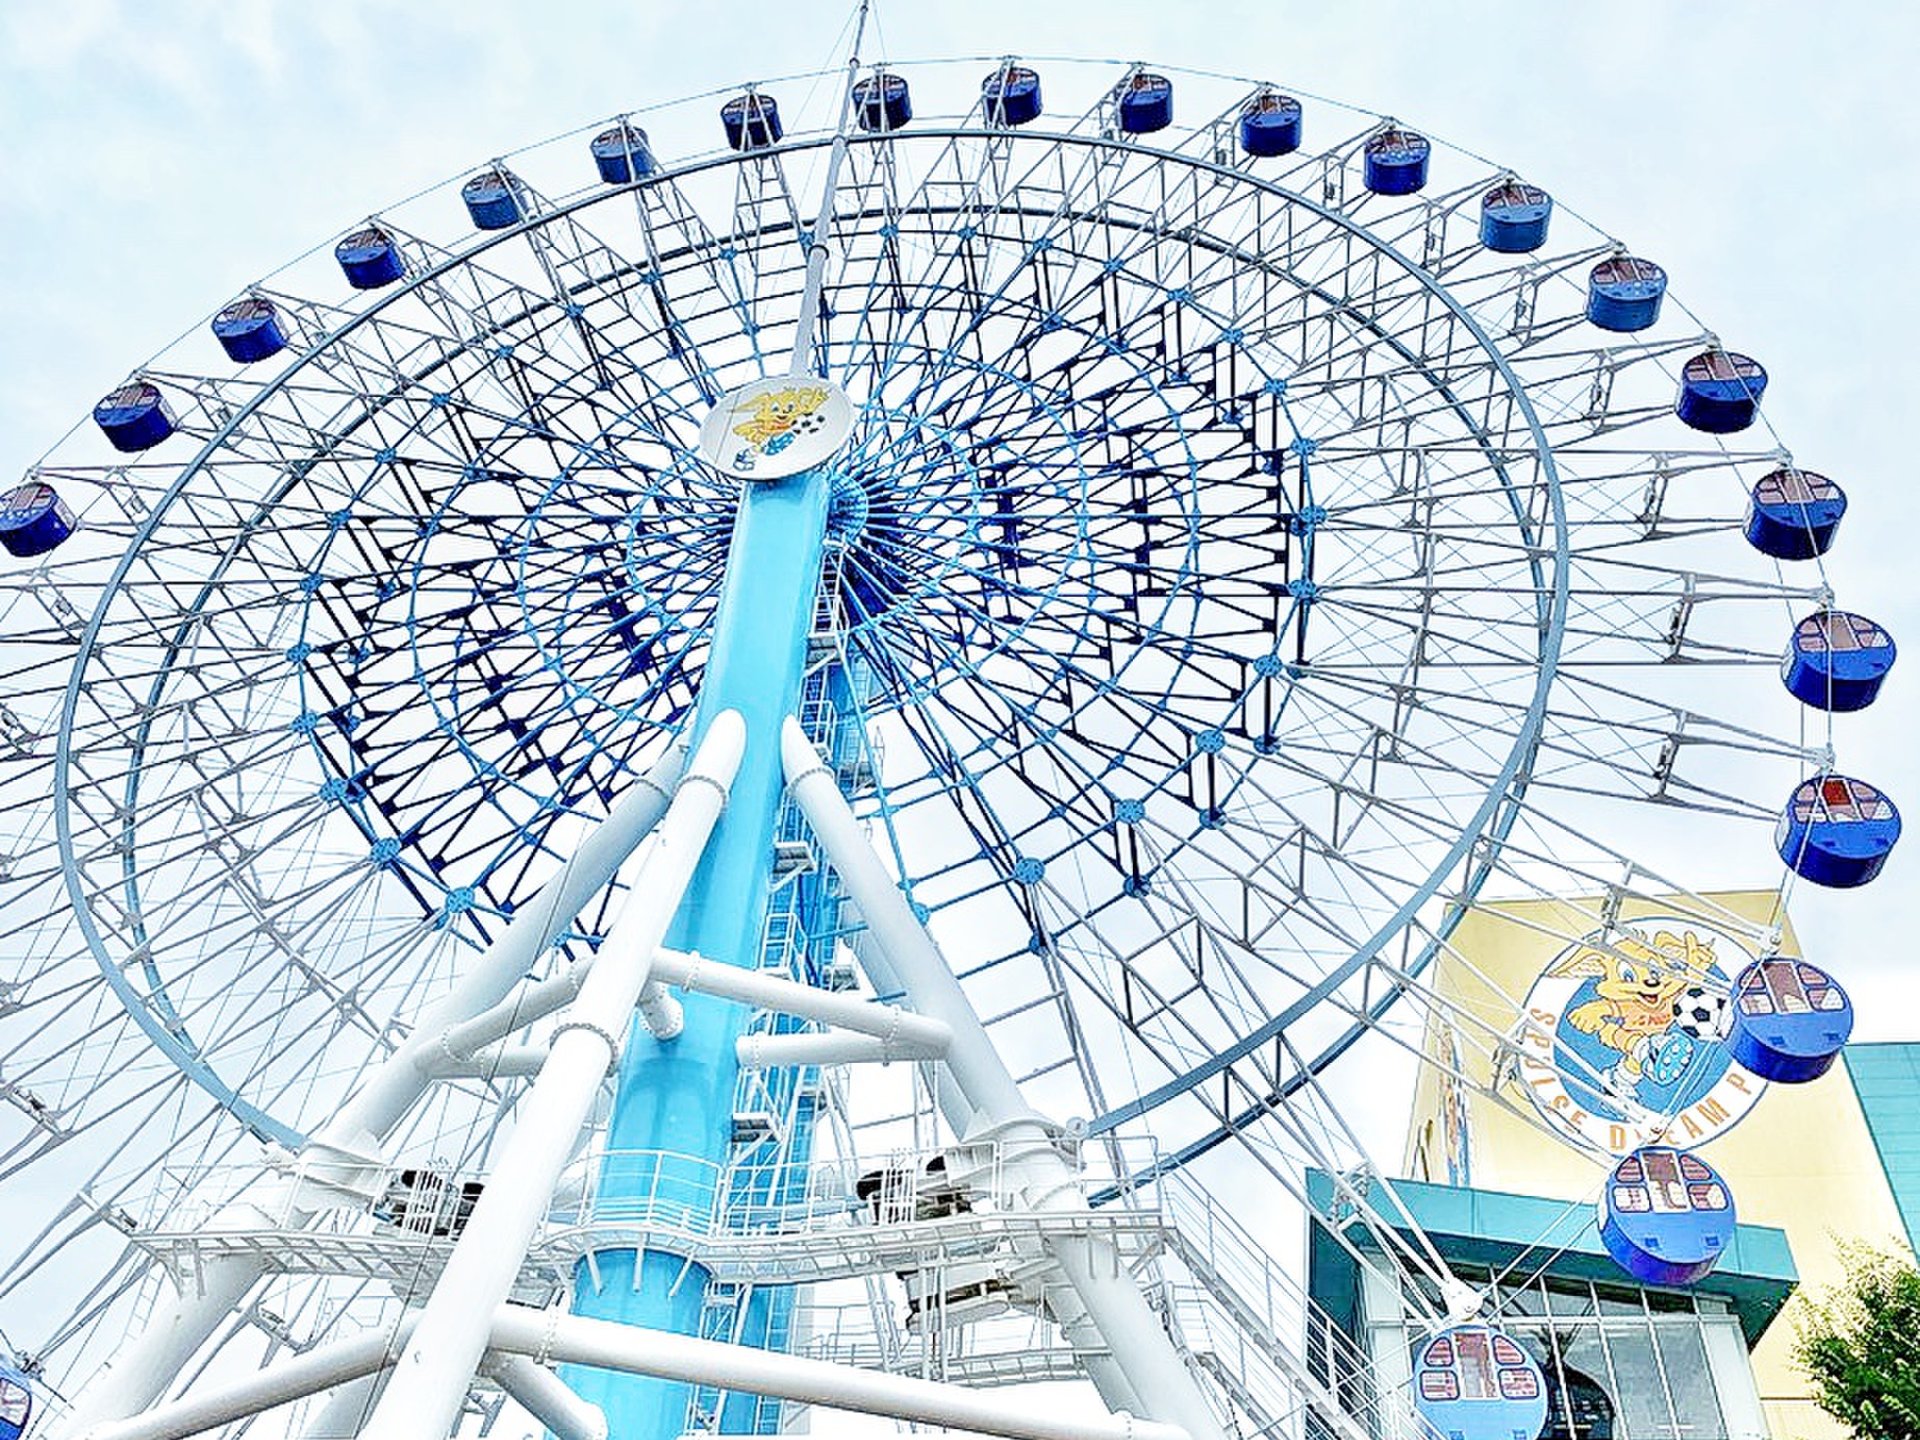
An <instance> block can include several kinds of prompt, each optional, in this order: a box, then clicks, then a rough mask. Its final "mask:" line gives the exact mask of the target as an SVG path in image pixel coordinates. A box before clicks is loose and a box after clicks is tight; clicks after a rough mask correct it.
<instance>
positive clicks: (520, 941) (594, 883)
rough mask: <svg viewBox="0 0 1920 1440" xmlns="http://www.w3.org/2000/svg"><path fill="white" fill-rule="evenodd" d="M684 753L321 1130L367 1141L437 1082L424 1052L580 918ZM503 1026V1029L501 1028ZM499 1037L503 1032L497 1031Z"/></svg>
mask: <svg viewBox="0 0 1920 1440" xmlns="http://www.w3.org/2000/svg"><path fill="white" fill-rule="evenodd" d="M683 760H684V756H683V755H682V754H681V752H680V751H679V750H678V749H677V748H676V749H674V750H671V751H669V752H668V753H667V755H666V756H665V757H664V758H663V759H662V760H661V761H660V762H659V763H658V764H657V765H655V766H654V767H653V768H652V769H651V770H649V771H648V772H647V773H646V774H645V775H643V776H641V777H640V779H639V780H637V781H636V782H635V783H634V787H633V790H632V791H631V792H630V793H629V794H628V795H627V796H626V798H625V799H623V800H622V801H621V802H620V803H619V804H618V805H616V806H615V807H614V808H613V810H612V812H611V813H610V814H609V815H608V816H607V818H606V819H604V820H602V821H601V822H600V823H599V824H598V825H596V826H594V828H593V829H592V831H590V832H589V833H588V835H587V836H586V838H585V839H584V840H582V841H581V842H580V848H579V849H578V850H576V851H574V853H573V855H572V856H571V857H569V859H568V860H567V863H566V864H565V865H564V866H563V867H561V869H560V871H559V873H558V874H556V875H555V876H554V877H553V878H552V879H551V880H549V881H547V883H546V884H545V885H543V886H541V887H540V893H539V894H538V895H536V896H534V898H533V899H532V900H531V901H530V902H528V903H527V904H526V905H524V906H522V907H521V908H520V909H519V910H518V911H516V912H515V914H514V917H513V919H512V920H511V921H510V922H508V925H507V928H506V929H505V930H503V931H501V932H500V936H499V938H498V939H496V940H495V941H494V942H493V943H492V944H491V945H489V946H488V947H487V948H486V950H485V951H484V952H483V953H482V954H481V956H480V958H479V959H478V960H476V961H475V962H474V963H473V965H471V966H470V967H468V969H467V970H465V971H464V972H463V973H462V974H461V976H460V978H459V980H458V981H456V982H455V983H454V986H453V988H452V989H451V990H450V991H448V992H447V994H446V995H444V996H443V997H442V998H441V999H440V1000H439V1001H438V1002H437V1003H435V1004H433V1005H430V1006H428V1007H427V1009H426V1010H424V1011H422V1012H421V1015H420V1018H419V1020H418V1021H417V1022H416V1023H415V1025H414V1029H413V1034H412V1036H411V1037H410V1038H409V1039H408V1040H407V1041H406V1042H405V1043H404V1044H402V1045H401V1046H400V1048H399V1049H398V1050H396V1051H395V1052H394V1053H393V1054H392V1055H391V1056H389V1057H388V1058H387V1060H386V1061H385V1063H383V1064H382V1065H381V1067H380V1068H379V1069H378V1070H377V1071H375V1072H374V1073H373V1075H372V1076H371V1077H370V1078H369V1079H368V1081H367V1083H366V1084H365V1085H364V1086H362V1087H361V1088H360V1090H359V1091H357V1092H356V1093H355V1094H354V1095H353V1096H352V1097H351V1098H350V1099H348V1101H347V1103H346V1104H345V1105H343V1106H342V1107H341V1109H340V1112H339V1114H338V1115H336V1116H335V1117H334V1118H333V1119H332V1120H331V1121H329V1122H328V1124H327V1126H326V1128H325V1129H324V1130H322V1131H321V1132H320V1138H323V1139H326V1140H329V1141H332V1142H333V1143H335V1144H342V1145H349V1146H364V1145H365V1143H366V1141H367V1140H368V1139H370V1138H371V1139H378V1138H380V1137H383V1136H385V1135H386V1133H387V1132H388V1131H389V1130H391V1129H392V1128H393V1127H394V1126H395V1125H397V1124H398V1123H399V1122H400V1118H401V1117H402V1116H403V1115H405V1114H406V1113H407V1111H408V1110H409V1109H410V1108H412V1106H413V1103H414V1101H416V1100H418V1099H419V1098H420V1095H421V1093H422V1091H424V1090H425V1088H426V1087H427V1085H428V1084H429V1083H430V1082H431V1079H432V1074H431V1071H430V1070H429V1069H428V1068H427V1067H426V1066H425V1065H423V1063H422V1061H423V1058H424V1057H426V1056H429V1055H432V1054H434V1053H436V1052H438V1051H439V1049H440V1040H441V1036H442V1035H443V1034H444V1033H445V1032H446V1030H447V1029H448V1028H449V1027H450V1026H454V1025H458V1024H459V1023H460V1022H461V1021H463V1020H467V1019H469V1018H471V1017H472V1016H474V1015H477V1014H479V1013H481V1012H482V1011H484V1010H487V1009H489V1008H490V1007H492V1006H495V1005H498V1004H499V1003H500V1002H501V1001H502V1000H504V999H505V998H506V996H507V994H508V992H509V991H511V990H512V989H513V986H514V984H515V982H516V981H518V980H519V979H520V977H521V976H522V975H524V974H526V973H527V971H528V969H529V968H530V967H531V966H532V965H533V962H534V961H535V960H536V959H538V958H539V956H540V953H541V952H542V951H544V950H546V949H547V948H548V947H549V946H550V945H552V944H553V942H554V939H555V937H557V936H558V935H560V934H561V933H562V932H563V931H565V930H566V929H567V928H568V927H569V926H570V925H572V924H573V921H574V918H575V917H576V916H577V915H579V913H580V912H581V910H583V909H584V908H586V904H587V902H588V901H589V900H591V899H592V898H593V897H594V896H595V895H597V894H598V893H599V892H600V890H601V889H602V888H603V887H605V885H606V884H607V882H609V881H610V880H612V879H613V877H614V875H615V874H616V873H618V871H619V869H620V866H621V865H622V864H623V863H625V861H626V858H627V857H628V856H629V855H631V854H632V853H633V852H634V850H635V849H636V848H637V847H638V846H639V844H640V842H641V841H642V840H644V839H646V838H647V836H648V835H649V834H651V833H652V831H653V828H654V827H655V826H656V825H657V824H659V822H660V817H661V815H662V814H664V813H665V812H666V808H667V800H668V798H669V796H670V795H671V794H672V793H673V790H674V786H675V785H676V784H677V783H678V781H679V779H680V771H681V765H682V762H683ZM503 1033H504V1032H503ZM494 1038H496V1039H498V1038H500V1037H498V1036H496V1037H494Z"/></svg>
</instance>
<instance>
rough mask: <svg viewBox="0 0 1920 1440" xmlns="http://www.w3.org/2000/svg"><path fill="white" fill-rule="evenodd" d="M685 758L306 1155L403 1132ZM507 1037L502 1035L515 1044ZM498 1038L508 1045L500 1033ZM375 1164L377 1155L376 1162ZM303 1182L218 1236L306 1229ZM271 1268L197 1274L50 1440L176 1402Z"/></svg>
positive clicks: (607, 823) (652, 774) (622, 851)
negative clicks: (453, 1051)
mask: <svg viewBox="0 0 1920 1440" xmlns="http://www.w3.org/2000/svg"><path fill="white" fill-rule="evenodd" d="M684 759H685V757H684V756H683V755H682V753H681V752H680V751H679V750H678V749H677V748H676V749H674V750H671V751H669V752H668V754H667V755H666V756H665V757H663V758H662V759H661V760H660V762H659V763H658V764H656V765H655V766H654V767H653V768H652V769H651V770H649V771H648V772H647V773H646V774H645V775H643V776H641V777H640V779H639V780H637V781H636V782H635V783H634V788H633V791H632V793H631V794H629V795H628V796H627V797H626V798H625V799H624V800H622V801H621V803H620V804H619V805H617V806H615V807H614V809H613V811H612V812H611V813H610V814H609V815H608V816H607V818H606V819H605V820H603V821H601V822H600V824H599V825H597V826H596V827H594V829H593V831H592V832H591V833H590V834H589V835H588V836H587V837H586V839H585V840H584V841H582V842H581V845H580V848H579V849H578V850H577V851H576V852H575V853H574V854H573V856H572V857H571V858H570V859H569V860H568V861H567V863H566V865H565V866H564V867H562V869H561V870H560V871H559V873H558V874H556V875H555V876H554V877H553V878H552V879H551V880H549V881H548V882H547V883H546V884H545V885H544V886H542V887H541V890H540V893H539V894H538V895H537V896H535V897H534V899H533V900H532V901H531V902H530V903H528V904H527V905H526V906H524V907H522V909H521V910H520V911H519V912H518V913H517V914H516V915H515V916H514V918H513V920H512V922H510V923H509V924H508V926H507V928H506V929H505V930H503V931H502V932H501V933H500V936H499V938H498V939H496V940H495V941H494V942H493V944H492V945H490V946H488V947H487V950H486V951H485V952H484V953H483V954H482V955H481V957H480V959H479V960H478V961H477V962H476V963H475V964H474V965H473V966H472V968H471V969H469V970H468V971H467V972H466V973H464V974H463V975H462V976H461V978H460V979H459V980H458V981H457V982H456V983H455V985H454V987H453V989H452V990H450V991H449V992H448V993H447V994H446V995H445V996H444V997H443V998H442V999H441V1000H440V1001H439V1002H438V1003H436V1004H435V1005H433V1006H431V1007H429V1008H428V1010H427V1011H426V1012H424V1013H423V1015H422V1017H421V1020H420V1023H419V1025H418V1026H417V1027H416V1029H415V1032H414V1035H413V1037H412V1038H410V1039H409V1040H408V1041H407V1042H405V1043H403V1044H402V1045H401V1046H400V1048H399V1049H398V1050H397V1051H395V1052H394V1054H393V1055H391V1056H389V1057H388V1058H387V1060H386V1061H385V1062H383V1064H382V1065H381V1067H380V1068H379V1069H378V1070H376V1071H375V1072H374V1073H373V1075H372V1076H371V1077H370V1078H369V1080H368V1081H367V1083H366V1085H365V1086H363V1087H362V1088H361V1090H360V1091H359V1092H357V1093H356V1094H355V1095H354V1096H353V1097H352V1098H351V1099H349V1100H348V1101H347V1103H346V1104H345V1105H344V1106H342V1107H341V1109H340V1111H339V1112H338V1113H337V1114H336V1115H335V1116H334V1117H333V1118H332V1119H331V1120H330V1121H329V1122H328V1123H327V1125H326V1126H325V1127H324V1128H323V1129H322V1130H321V1131H320V1132H319V1133H318V1134H317V1135H316V1136H314V1138H313V1140H312V1141H310V1142H309V1144H308V1146H307V1147H306V1149H304V1150H303V1151H302V1158H303V1159H305V1158H307V1156H308V1155H309V1153H310V1152H312V1153H322V1154H324V1153H326V1152H329V1151H341V1152H345V1153H347V1154H353V1153H364V1152H368V1151H371V1150H375V1149H376V1148H377V1146H376V1144H375V1143H373V1142H377V1140H378V1139H379V1138H380V1137H382V1136H384V1135H385V1134H386V1133H387V1131H389V1130H391V1129H392V1128H393V1126H394V1125H395V1124H397V1123H398V1122H399V1120H400V1117H401V1116H403V1115H404V1114H405V1113H406V1112H407V1110H408V1109H409V1108H410V1107H411V1106H412V1105H413V1103H414V1102H415V1101H416V1100H417V1099H418V1098H419V1097H420V1095H421V1093H422V1092H423V1091H424V1090H425V1089H426V1087H427V1086H428V1085H429V1084H431V1083H432V1079H433V1076H432V1074H431V1072H430V1071H429V1070H428V1069H427V1068H426V1067H425V1066H424V1065H423V1064H422V1063H421V1061H422V1057H423V1056H426V1055H430V1054H435V1053H443V1052H440V1049H439V1038H438V1037H439V1036H440V1034H441V1033H442V1032H444V1031H445V1030H446V1029H447V1027H448V1026H449V1025H451V1024H453V1023H455V1022H457V1021H459V1020H462V1019H464V1018H466V1017H468V1016H470V1015H473V1014H475V1013H477V1012H479V1011H482V1010H485V1009H487V1008H488V1007H489V1006H492V1005H496V1004H497V1003H498V1002H499V1001H500V1000H501V999H502V998H503V997H504V996H505V995H506V994H507V992H508V991H509V990H510V989H512V987H513V984H514V982H515V981H516V980H517V979H518V978H519V977H520V976H521V975H522V974H524V973H525V972H526V970H527V968H528V966H529V965H531V964H532V962H533V960H534V959H535V958H536V957H537V956H538V955H539V953H540V952H541V951H542V950H544V949H545V948H546V947H547V946H548V945H550V944H551V943H552V942H553V939H554V937H555V936H556V935H557V934H558V933H559V932H560V931H562V930H564V929H566V927H567V926H568V925H570V924H571V923H572V922H573V919H574V917H575V916H576V915H578V914H579V913H580V911H581V910H582V909H583V908H584V907H585V905H586V903H587V901H588V900H590V899H591V898H592V897H593V896H594V895H595V894H596V893H597V892H598V891H599V890H600V889H601V888H602V887H603V886H604V885H606V883H607V882H608V881H609V880H611V879H612V878H613V876H614V874H615V873H616V872H617V871H618V870H619V868H620V865H621V863H622V862H623V861H625V860H626V858H627V856H628V855H630V854H632V852H633V850H634V848H635V847H636V846H637V845H639V843H640V842H641V841H642V840H643V839H645V838H646V836H647V835H648V834H649V833H650V832H651V831H652V830H653V827H654V826H655V825H656V824H657V823H658V822H659V819H660V816H661V814H662V813H663V812H664V811H665V809H666V805H667V799H668V797H669V794H670V793H671V790H672V787H673V786H674V785H675V784H676V782H677V781H678V780H679V778H680V772H681V768H682V764H683V762H684ZM506 1033H508V1032H507V1031H502V1032H501V1034H502V1035H505V1034H506ZM494 1038H496V1039H497V1038H499V1037H498V1036H496V1037H494ZM369 1158H370V1161H371V1162H372V1163H377V1157H374V1156H370V1157H369ZM313 1188H314V1187H311V1186H309V1185H306V1184H303V1183H302V1182H301V1180H300V1179H299V1178H298V1177H297V1176H296V1177H294V1178H293V1179H291V1180H287V1181H279V1182H269V1183H267V1184H265V1185H264V1186H263V1192H264V1193H263V1194H262V1195H261V1197H260V1200H259V1202H258V1203H257V1204H255V1205H243V1206H242V1207H241V1210H242V1214H241V1216H240V1218H239V1220H237V1221H235V1222H233V1223H229V1221H228V1219H227V1217H226V1216H221V1217H217V1218H216V1219H215V1220H214V1222H213V1223H214V1225H215V1227H216V1228H221V1229H247V1228H252V1225H251V1224H250V1223H248V1221H247V1216H248V1215H257V1214H264V1215H266V1217H267V1219H268V1221H269V1223H270V1224H273V1225H275V1226H288V1227H299V1226H303V1225H305V1224H306V1222H307V1220H308V1219H309V1218H311V1216H312V1214H313V1213H314V1210H315V1209H316V1208H318V1205H317V1203H316V1201H319V1200H324V1199H325V1194H324V1188H323V1189H322V1193H321V1194H320V1195H317V1196H316V1195H312V1194H310V1193H309V1191H311V1190H312V1189H313ZM265 1268H266V1267H265V1265H264V1264H263V1263H262V1262H261V1261H260V1260H258V1259H256V1258H254V1257H253V1256H250V1255H227V1256H220V1257H216V1258H214V1259H211V1260H209V1261H207V1262H206V1263H205V1264H204V1265H203V1266H202V1268H201V1269H200V1271H199V1272H198V1273H197V1274H196V1276H195V1279H196V1282H197V1283H196V1285H195V1286H194V1288H193V1289H192V1290H191V1291H189V1292H186V1293H182V1294H179V1295H176V1296H175V1297H173V1298H172V1299H170V1300H168V1301H166V1302H165V1303H163V1304H162V1305H161V1306H160V1307H159V1308H158V1310H157V1311H156V1312H155V1314H154V1316H153V1317H152V1318H151V1319H150V1320H149V1321H148V1323H147V1325H146V1327H145V1328H144V1329H143V1330H142V1331H141V1333H140V1335H139V1337H138V1338H137V1339H134V1340H132V1341H131V1342H129V1343H128V1344H126V1345H125V1346H123V1347H122V1348H121V1350H120V1351H119V1353H118V1354H116V1355H115V1356H114V1357H113V1358H112V1359H111V1360H109V1361H108V1362H107V1365H106V1366H105V1367H104V1368H103V1369H102V1370H101V1371H100V1373H98V1374H97V1375H96V1376H95V1377H94V1378H93V1379H92V1380H91V1381H89V1382H88V1384H87V1385H86V1387H85V1388H84V1389H83V1390H82V1391H81V1392H80V1394H79V1395H78V1396H77V1397H76V1398H75V1401H74V1406H73V1408H72V1409H71V1410H69V1411H68V1412H67V1413H66V1414H65V1415H64V1416H62V1417H60V1419H59V1420H57V1421H56V1422H55V1423H54V1424H53V1425H52V1426H51V1427H50V1428H49V1431H48V1434H49V1440H61V1437H63V1436H70V1435H77V1434H79V1433H81V1432H82V1431H84V1430H86V1429H87V1428H88V1427H90V1426H92V1425H94V1424H96V1423H98V1422H101V1421H105V1420H113V1419H119V1418H121V1417H123V1416H128V1415H133V1414H136V1413H138V1412H139V1411H142V1410H145V1409H146V1408H147V1407H148V1406H150V1405H152V1404H153V1402H154V1401H155V1400H157V1399H159V1397H160V1396H161V1395H162V1394H164V1393H165V1391H166V1388H167V1386H168V1385H170V1384H172V1383H173V1381H174V1380H175V1379H176V1378H177V1377H178V1376H179V1374H180V1372H181V1371H182V1370H183V1369H184V1368H185V1367H186V1364H187V1361H188V1359H189V1358H190V1357H191V1356H192V1355H193V1353H194V1351H196V1350H198V1349H199V1348H200V1347H201V1346H202V1345H204V1344H205V1343H206V1342H207V1340H208V1338H209V1337H210V1336H211V1335H212V1334H213V1332H214V1330H215V1328H216V1327H218V1326H219V1324H220V1323H221V1322H222V1321H223V1320H225V1319H226V1318H227V1317H228V1316H229V1315H231V1314H232V1313H233V1311H234V1310H235V1309H236V1308H237V1307H238V1306H239V1305H240V1304H241V1302H242V1301H244V1300H245V1299H246V1296H247V1292H248V1291H250V1290H251V1289H252V1288H253V1286H254V1284H255V1283H256V1282H257V1281H258V1280H259V1279H260V1277H261V1275H262V1274H264V1273H265Z"/></svg>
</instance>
